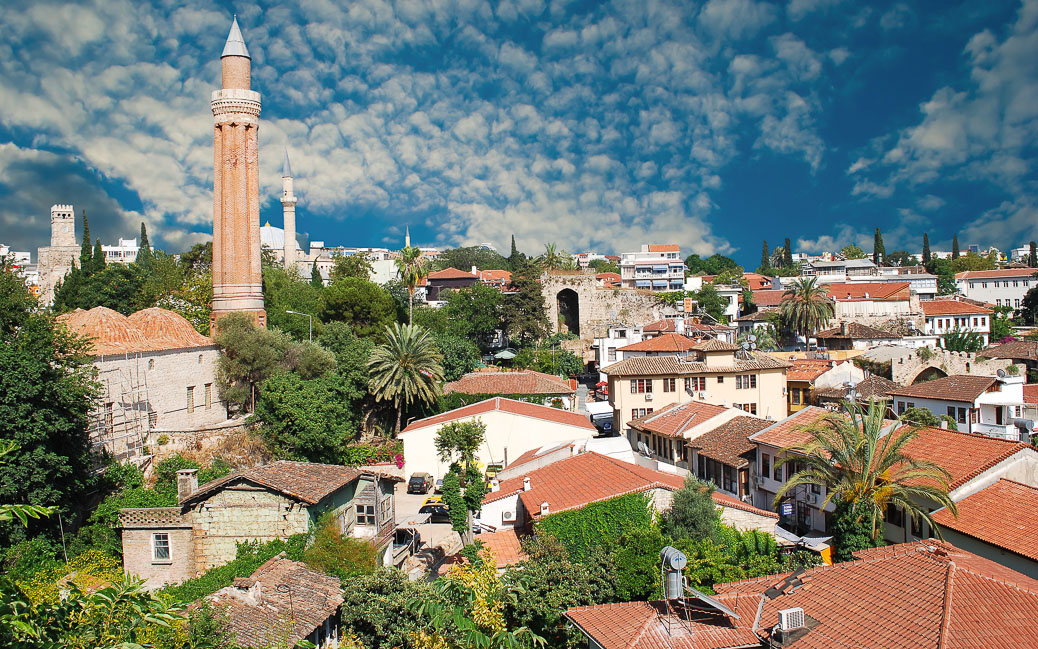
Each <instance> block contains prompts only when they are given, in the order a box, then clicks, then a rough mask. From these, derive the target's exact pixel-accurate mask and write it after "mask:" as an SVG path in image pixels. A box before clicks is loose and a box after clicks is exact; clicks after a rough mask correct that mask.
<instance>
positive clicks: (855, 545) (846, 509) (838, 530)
mask: <svg viewBox="0 0 1038 649" xmlns="http://www.w3.org/2000/svg"><path fill="white" fill-rule="evenodd" d="M870 511H871V508H870V507H867V506H866V505H864V504H860V503H852V502H848V501H845V500H839V501H837V502H836V509H835V511H833V514H832V518H831V519H830V525H829V531H830V532H832V535H833V539H834V541H835V543H834V545H835V546H836V547H835V548H834V552H833V560H834V561H836V562H843V561H853V560H854V553H855V552H857V551H859V550H866V549H868V548H875V547H879V546H880V545H882V544H883V541H882V539H880V538H877V537H876V536H874V535H873V534H872V527H871V525H870V522H869V521H870V518H871V514H870Z"/></svg>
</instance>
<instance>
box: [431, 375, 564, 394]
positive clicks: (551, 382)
mask: <svg viewBox="0 0 1038 649" xmlns="http://www.w3.org/2000/svg"><path fill="white" fill-rule="evenodd" d="M575 383H576V382H575V381H573V380H563V379H560V378H559V377H557V376H552V375H551V374H544V373H543V372H535V371H533V370H520V371H518V372H470V373H468V374H466V375H464V376H462V377H461V378H460V379H458V380H457V381H451V382H450V383H447V384H445V385H444V386H443V391H444V393H449V392H462V393H464V394H566V395H572V394H574V393H575V392H576V386H575V385H574V384H575Z"/></svg>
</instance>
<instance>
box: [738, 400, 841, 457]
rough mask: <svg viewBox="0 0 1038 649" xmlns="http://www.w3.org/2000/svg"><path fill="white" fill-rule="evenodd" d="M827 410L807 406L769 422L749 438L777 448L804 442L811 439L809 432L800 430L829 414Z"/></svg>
mask: <svg viewBox="0 0 1038 649" xmlns="http://www.w3.org/2000/svg"><path fill="white" fill-rule="evenodd" d="M830 414H832V413H830V412H829V411H828V410H825V409H824V408H819V407H818V406H808V407H807V408H804V409H803V410H798V411H797V412H794V413H793V414H792V415H790V416H788V417H786V418H785V419H783V420H781V421H777V422H775V423H774V424H771V425H770V426H768V427H767V428H765V429H763V430H761V431H760V432H757V433H754V434H752V435H750V440H752V441H754V442H756V443H758V444H768V445H769V446H774V447H777V448H787V447H790V446H798V445H800V444H804V443H806V442H807V441H809V440H810V439H811V434H810V433H809V432H807V431H806V430H802V429H803V428H804V427H806V426H811V425H812V424H814V423H816V422H818V421H819V420H820V419H822V418H823V417H825V416H827V415H830Z"/></svg>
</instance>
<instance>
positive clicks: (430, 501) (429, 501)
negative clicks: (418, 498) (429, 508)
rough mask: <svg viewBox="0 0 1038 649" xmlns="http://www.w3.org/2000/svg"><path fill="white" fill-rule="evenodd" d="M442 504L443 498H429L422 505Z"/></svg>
mask: <svg viewBox="0 0 1038 649" xmlns="http://www.w3.org/2000/svg"><path fill="white" fill-rule="evenodd" d="M442 502H443V498H441V497H440V496H429V497H428V498H426V499H425V500H424V501H422V505H435V504H436V503H442Z"/></svg>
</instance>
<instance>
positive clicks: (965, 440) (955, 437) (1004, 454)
mask: <svg viewBox="0 0 1038 649" xmlns="http://www.w3.org/2000/svg"><path fill="white" fill-rule="evenodd" d="M909 429H910V428H909V427H908V426H905V427H903V428H902V429H900V430H909ZM1028 448H1030V447H1029V446H1028V445H1027V444H1024V443H1023V442H1014V441H1012V440H1007V439H999V438H997V437H989V436H987V435H979V434H976V433H964V432H960V431H955V430H945V429H943V428H931V427H924V428H920V429H918V432H917V434H916V437H915V439H912V440H910V441H909V442H908V443H907V444H905V446H904V452H905V454H906V455H907V456H908V457H911V458H914V459H916V460H929V461H931V462H934V463H935V464H937V465H938V466H941V467H943V468H944V469H945V470H946V471H947V472H948V473H949V474H950V475H951V484H950V485H949V489H955V488H957V487H961V486H962V485H964V484H966V483H967V482H969V481H970V480H972V479H973V478H975V477H977V476H978V475H980V474H981V473H983V472H984V471H987V470H988V469H990V468H991V467H993V466H995V465H996V464H998V463H999V462H1002V461H1003V460H1005V459H1008V458H1009V457H1011V456H1013V455H1015V454H1016V453H1019V452H1020V451H1023V450H1025V449H1028Z"/></svg>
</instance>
